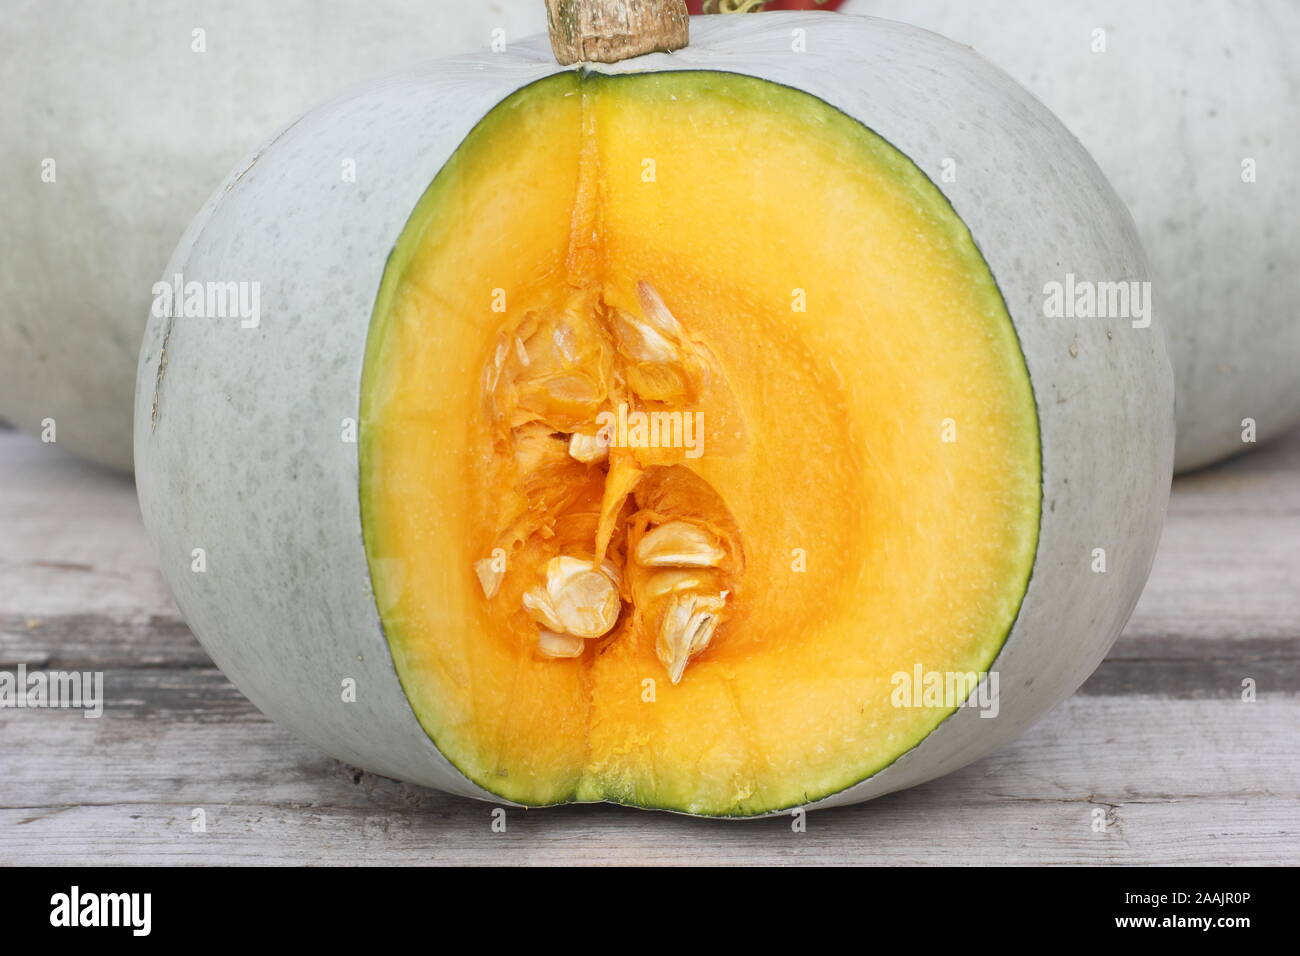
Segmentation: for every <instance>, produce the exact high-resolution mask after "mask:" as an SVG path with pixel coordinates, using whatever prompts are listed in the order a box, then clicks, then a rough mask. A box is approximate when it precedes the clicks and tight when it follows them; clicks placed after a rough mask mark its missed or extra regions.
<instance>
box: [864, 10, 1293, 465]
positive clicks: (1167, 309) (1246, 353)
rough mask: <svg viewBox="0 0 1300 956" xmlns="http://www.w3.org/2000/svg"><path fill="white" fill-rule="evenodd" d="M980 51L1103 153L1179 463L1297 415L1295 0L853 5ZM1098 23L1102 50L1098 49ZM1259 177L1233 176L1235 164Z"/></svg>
mask: <svg viewBox="0 0 1300 956" xmlns="http://www.w3.org/2000/svg"><path fill="white" fill-rule="evenodd" d="M843 9H844V10H845V11H846V12H848V13H859V14H871V15H874V16H882V17H889V18H891V19H896V20H902V21H904V22H907V23H912V24H915V25H917V26H921V27H924V28H926V29H928V30H934V31H936V32H938V33H941V34H943V35H945V36H948V37H950V38H952V39H954V40H958V41H960V42H962V43H967V44H970V45H972V46H973V47H974V48H975V49H976V51H977V52H979V53H980V54H982V55H984V56H986V57H988V58H989V59H990V60H991V61H992V62H993V63H995V64H997V65H998V66H999V67H1001V68H1003V69H1004V70H1006V71H1007V72H1008V73H1010V74H1011V75H1012V76H1013V77H1015V78H1016V79H1017V80H1019V81H1020V82H1021V83H1023V84H1025V86H1026V87H1028V89H1029V90H1030V91H1031V92H1032V93H1034V94H1035V95H1036V96H1038V97H1039V98H1040V99H1041V100H1042V101H1043V103H1044V104H1046V105H1047V106H1048V107H1049V108H1050V109H1052V110H1053V111H1054V112H1055V113H1056V115H1057V116H1059V117H1060V118H1061V119H1062V120H1063V121H1064V122H1065V124H1066V125H1067V126H1068V127H1070V129H1071V130H1073V131H1074V133H1075V134H1076V135H1078V136H1079V138H1080V139H1081V140H1082V141H1083V144H1084V145H1085V146H1087V147H1088V149H1090V150H1091V151H1092V153H1093V155H1094V156H1095V157H1096V158H1097V161H1098V163H1099V164H1100V165H1101V168H1102V169H1103V170H1105V172H1106V175H1107V176H1108V177H1109V178H1110V181H1111V182H1112V183H1114V185H1115V188H1116V190H1117V191H1118V192H1119V194H1120V197H1121V198H1123V199H1124V201H1125V202H1126V203H1127V204H1128V206H1129V209H1131V210H1132V212H1133V216H1134V219H1135V220H1136V221H1137V226H1138V232H1139V233H1140V234H1141V236H1142V241H1143V243H1144V244H1145V246H1146V250H1147V254H1148V256H1149V257H1150V260H1151V264H1152V270H1153V273H1154V277H1155V280H1156V282H1157V283H1158V285H1157V288H1156V295H1157V297H1158V298H1157V302H1158V304H1159V307H1160V309H1161V311H1163V312H1164V313H1165V315H1166V316H1167V320H1168V322H1169V329H1170V340H1171V347H1172V353H1173V359H1174V373H1175V379H1176V382H1177V392H1178V439H1177V454H1176V459H1175V464H1176V467H1177V470H1179V471H1186V470H1188V469H1192V468H1197V467H1199V466H1201V465H1206V464H1209V463H1211V462H1214V461H1218V460H1219V459H1221V458H1225V457H1227V456H1229V455H1234V454H1237V453H1239V452H1242V451H1247V450H1249V449H1251V448H1255V447H1257V444H1251V443H1248V442H1245V441H1243V419H1253V420H1254V421H1255V423H1256V425H1257V429H1256V436H1255V437H1256V439H1257V442H1264V441H1267V440H1268V439H1270V438H1272V437H1274V436H1276V435H1279V434H1281V433H1282V432H1284V431H1286V430H1288V429H1290V428H1293V427H1295V426H1296V425H1300V316H1298V314H1297V303H1298V302H1300V180H1297V178H1296V170H1297V169H1300V57H1297V56H1296V44H1297V42H1300V41H1297V37H1300V3H1296V2H1295V0H1089V2H1087V3H1082V2H1065V0H963V2H956V0H849V2H848V3H847V4H845V6H844V7H843ZM1099 27H1100V28H1102V29H1104V30H1105V42H1106V51H1105V52H1104V53H1095V52H1093V43H1094V33H1093V31H1094V30H1095V29H1097V28H1099ZM1246 158H1251V159H1254V160H1255V162H1256V181H1255V182H1253V183H1244V182H1243V181H1242V165H1241V164H1242V161H1243V159H1246Z"/></svg>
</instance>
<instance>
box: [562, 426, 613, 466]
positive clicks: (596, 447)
mask: <svg viewBox="0 0 1300 956" xmlns="http://www.w3.org/2000/svg"><path fill="white" fill-rule="evenodd" d="M569 457H571V458H575V459H577V460H578V461H580V462H582V463H583V464H584V465H590V464H593V463H594V462H598V461H604V460H605V459H606V458H608V457H609V444H608V443H607V442H605V441H603V440H602V439H601V438H600V437H599V436H598V435H584V434H582V433H581V432H574V433H573V434H572V435H570V436H569Z"/></svg>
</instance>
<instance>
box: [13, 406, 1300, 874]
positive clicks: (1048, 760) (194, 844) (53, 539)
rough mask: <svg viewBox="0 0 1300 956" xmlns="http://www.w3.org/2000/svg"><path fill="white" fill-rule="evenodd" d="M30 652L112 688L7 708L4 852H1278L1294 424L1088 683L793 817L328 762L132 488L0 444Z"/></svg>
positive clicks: (997, 856)
mask: <svg viewBox="0 0 1300 956" xmlns="http://www.w3.org/2000/svg"><path fill="white" fill-rule="evenodd" d="M20 664H22V665H26V666H27V667H28V668H51V669H60V670H93V671H101V672H103V674H104V684H105V691H106V697H107V701H106V706H105V711H104V715H103V717H101V718H100V719H97V720H88V719H85V718H83V717H82V716H81V715H80V713H79V712H76V711H58V710H14V709H0V863H5V864H15V863H38V864H39V863H55V864H58V863H123V864H127V863H160V862H170V863H190V864H198V863H218V862H226V863H270V864H273V863H315V864H328V865H348V864H367V863H412V864H417V863H418V864H425V863H502V864H509V865H528V864H548V863H626V862H635V863H665V864H671V863H782V862H794V863H832V864H843V863H944V864H954V863H955V864H960V863H1156V864H1162V863H1209V864H1234V863H1235V864H1257V863H1290V864H1295V863H1300V435H1293V436H1291V437H1289V438H1287V439H1284V440H1283V441H1281V442H1278V443H1276V444H1274V445H1272V446H1270V447H1267V448H1263V449H1260V450H1259V451H1258V452H1257V453H1256V454H1254V455H1250V456H1247V457H1245V458H1242V459H1239V460H1237V461H1234V462H1231V463H1229V464H1227V465H1225V466H1221V467H1219V468H1215V469H1210V470H1208V471H1205V472H1202V473H1200V474H1197V475H1193V476H1190V477H1188V478H1185V479H1180V480H1179V481H1178V482H1176V484H1175V496H1174V501H1173V505H1172V507H1171V510H1170V518H1169V523H1168V526H1167V528H1166V533H1165V539H1164V543H1163V545H1162V549H1161V553H1160V555H1159V558H1158V559H1157V562H1156V567H1155V571H1154V573H1153V576H1152V580H1151V584H1150V586H1149V588H1148V590H1147V593H1146V594H1145V596H1144V597H1143V600H1142V602H1141V604H1140V605H1139V607H1138V610H1137V612H1136V613H1135V615H1134V617H1133V620H1132V622H1131V623H1130V625H1129V628H1128V630H1127V631H1126V632H1125V634H1124V636H1123V637H1122V638H1121V639H1120V641H1119V643H1118V644H1117V645H1116V647H1115V649H1114V650H1113V652H1112V653H1111V655H1110V657H1109V658H1108V659H1107V660H1106V661H1105V662H1104V663H1103V664H1102V666H1101V668H1100V669H1099V670H1098V671H1097V673H1096V674H1095V675H1094V676H1093V677H1092V679H1091V680H1090V681H1089V682H1088V683H1087V684H1085V685H1084V687H1083V689H1082V690H1081V691H1080V693H1079V694H1077V695H1075V697H1073V698H1072V699H1071V700H1069V701H1067V702H1066V703H1065V704H1063V705H1062V706H1060V707H1058V708H1057V709H1056V710H1054V711H1053V712H1052V713H1050V714H1049V715H1047V716H1046V717H1045V718H1044V719H1043V720H1042V721H1041V722H1040V723H1039V724H1038V725H1037V726H1036V727H1035V728H1034V729H1033V730H1031V731H1030V732H1029V733H1028V734H1026V735H1025V736H1024V737H1023V738H1021V739H1020V740H1019V741H1017V742H1016V743H1014V744H1012V745H1010V746H1008V747H1006V748H1004V749H1003V750H1001V751H1000V752H998V753H996V754H993V755H992V756H990V757H987V758H985V759H984V760H981V761H979V762H977V763H975V764H973V765H972V766H970V767H967V768H965V769H964V770H962V771H959V772H958V773H955V774H952V775H950V776H948V777H945V778H943V779H941V780H938V781H934V782H932V783H930V784H927V785H925V786H922V787H917V788H915V789H913V790H910V791H906V792H904V793H899V794H893V795H890V796H888V797H884V798H882V799H880V800H877V801H874V802H872V803H868V804H863V805H860V806H856V807H847V808H842V809H836V810H830V811H824V812H819V813H814V814H811V815H809V816H808V817H807V820H806V825H807V829H806V832H796V831H795V830H794V828H792V826H791V821H790V820H789V819H786V818H778V819H772V820H760V821H747V822H724V821H701V820H692V819H688V818H684V817H679V816H673V815H669V814H662V813H646V812H642V811H634V810H626V809H621V808H615V807H606V806H584V807H566V808H558V809H549V810H534V811H522V810H512V811H510V812H509V813H507V815H506V818H505V821H506V829H505V832H503V833H502V832H496V831H495V830H494V828H493V826H492V823H493V817H492V811H493V807H492V805H491V804H486V803H478V802H474V801H467V800H461V799H458V798H454V797H448V796H446V795H444V794H440V793H437V792H434V791H429V790H425V789H422V788H419V787H413V786H409V785H406V784H402V783H399V782H396V781H392V780H388V779H385V778H381V777H377V776H375V775H373V774H369V773H364V772H361V771H359V770H357V769H355V768H352V767H348V766H345V765H343V764H340V763H338V762H337V761H334V760H332V759H330V758H329V757H326V756H324V755H323V754H321V753H320V752H319V751H317V750H316V749H315V748H314V747H312V746H310V745H308V744H305V743H303V742H301V741H299V740H297V739H296V738H295V737H293V736H292V735H291V734H289V733H288V732H287V731H285V730H282V729H281V728H279V727H277V726H276V725H274V724H272V723H271V722H269V721H268V720H266V719H265V718H264V717H263V716H262V715H261V714H260V713H259V712H258V711H257V710H256V709H255V708H254V707H253V706H252V705H251V704H249V703H248V702H247V701H246V700H245V699H244V698H243V697H242V695H240V694H239V692H238V691H237V690H235V689H234V687H233V686H231V685H230V683H229V682H228V681H226V680H225V678H224V677H223V676H222V675H221V674H220V673H219V672H218V671H217V670H215V668H213V667H212V665H211V663H210V662H209V660H208V658H207V656H206V655H205V654H204V653H203V650H202V648H201V647H199V645H198V643H197V642H196V641H195V640H194V638H193V636H192V635H191V634H190V632H189V630H188V628H186V626H185V624H184V622H183V621H182V620H181V619H180V616H179V614H178V613H177V611H176V608H175V606H174V604H173V603H172V601H171V599H170V597H169V596H168V594H167V591H166V588H165V586H164V585H163V583H162V580H161V578H160V576H159V574H158V571H157V568H156V565H155V562H154V558H153V555H152V553H151V550H150V548H149V545H148V542H147V541H146V539H145V537H144V534H143V530H142V528H141V526H140V519H139V513H138V509H137V506H136V501H135V494H134V490H133V488H132V485H131V483H130V481H129V480H128V479H125V478H122V477H120V476H114V475H110V474H108V473H105V472H102V471H99V470H97V469H95V468H93V467H91V466H88V465H84V464H81V463H80V462H77V461H76V460H74V459H72V458H70V457H68V456H66V455H65V454H64V453H63V452H62V451H60V450H59V449H57V448H54V447H52V446H48V445H42V444H41V443H39V442H37V441H35V440H33V439H30V438H28V437H26V436H22V435H19V434H17V433H15V432H12V431H0V670H10V671H12V670H13V669H15V668H16V667H17V666H19V665H20ZM1247 678H1249V679H1251V680H1253V681H1254V682H1255V684H1256V687H1257V697H1256V699H1255V700H1254V702H1245V701H1243V700H1242V681H1243V680H1245V679H1247ZM197 811H202V813H201V816H202V818H203V821H204V825H205V829H204V830H203V831H202V832H196V830H195V826H194V821H195V819H196V817H198V816H200V814H199V813H197Z"/></svg>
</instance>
